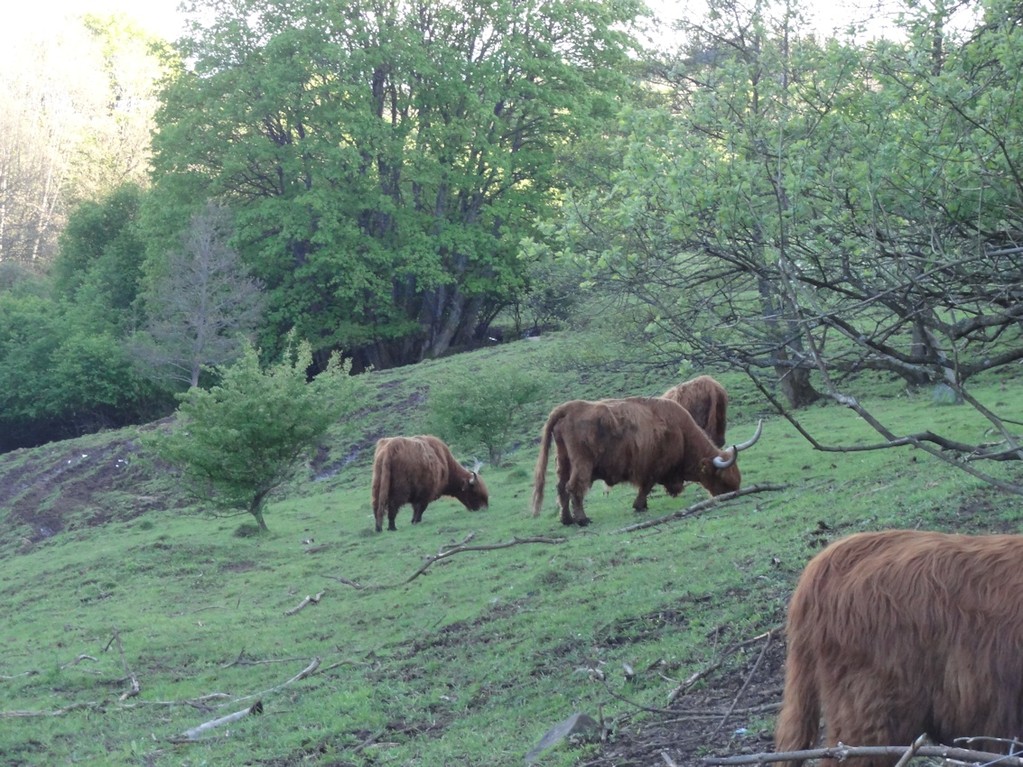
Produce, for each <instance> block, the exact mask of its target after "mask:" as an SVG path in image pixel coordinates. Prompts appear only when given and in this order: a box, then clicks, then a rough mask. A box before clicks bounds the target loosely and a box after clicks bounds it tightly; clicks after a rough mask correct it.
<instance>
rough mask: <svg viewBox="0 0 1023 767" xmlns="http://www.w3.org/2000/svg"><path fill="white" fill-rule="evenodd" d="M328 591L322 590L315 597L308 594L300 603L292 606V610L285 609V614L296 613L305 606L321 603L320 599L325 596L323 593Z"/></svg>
mask: <svg viewBox="0 0 1023 767" xmlns="http://www.w3.org/2000/svg"><path fill="white" fill-rule="evenodd" d="M326 593H327V592H326V591H321V592H320V593H319V594H317V595H316V596H314V597H310V596H307V597H306V598H305V599H303V600H302V601H301V602H299V603H298V604H297V605H295V606H294V607H292V608H291V609H290V610H285V611H284V614H285V615H294V614H295V613H297V612H298V611H299V610H301V609H302V608H303V607H306V606H308V605H316V604H319V603H320V600H321V599H322V598H323V595H324V594H326Z"/></svg>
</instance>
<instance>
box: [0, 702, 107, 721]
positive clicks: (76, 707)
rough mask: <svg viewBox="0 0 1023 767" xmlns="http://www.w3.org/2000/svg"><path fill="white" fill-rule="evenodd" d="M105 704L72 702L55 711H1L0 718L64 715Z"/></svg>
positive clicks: (100, 706)
mask: <svg viewBox="0 0 1023 767" xmlns="http://www.w3.org/2000/svg"><path fill="white" fill-rule="evenodd" d="M102 707H103V704H102V703H98V702H97V701H90V702H89V703H72V704H71V705H70V706H64V708H57V709H54V710H53V711H0V719H27V718H30V717H34V716H63V715H64V714H68V713H71V712H72V711H78V710H80V709H83V708H87V709H91V708H102Z"/></svg>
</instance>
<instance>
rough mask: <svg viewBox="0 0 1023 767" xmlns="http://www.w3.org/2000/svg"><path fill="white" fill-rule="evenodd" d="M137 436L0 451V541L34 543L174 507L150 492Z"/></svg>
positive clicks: (147, 467)
mask: <svg viewBox="0 0 1023 767" xmlns="http://www.w3.org/2000/svg"><path fill="white" fill-rule="evenodd" d="M141 452H142V448H141V447H140V445H139V444H138V442H137V440H134V439H130V438H127V437H125V438H111V439H110V440H109V441H107V442H104V443H103V444H101V445H95V444H93V445H92V446H90V447H82V443H80V442H78V441H76V440H69V441H66V442H58V443H54V444H52V445H49V446H45V447H42V448H35V449H33V450H32V451H31V456H30V457H28V458H27V459H26V456H25V451H21V450H17V451H14V452H11V453H6V454H4V455H0V539H8V540H9V539H10V538H11V537H12V536H14V535H17V536H18V537H19V539H20V541H21V543H22V545H23V546H30V545H31V544H34V543H37V542H38V541H41V540H44V539H46V538H49V537H51V536H53V535H56V534H57V533H59V532H61V531H62V530H65V529H67V528H68V527H69V525H72V524H77V525H90V526H91V525H102V524H105V523H106V522H109V521H111V520H113V519H117V520H120V521H125V520H129V519H133V518H135V517H138V516H140V515H142V514H145V513H146V512H148V511H152V510H154V509H163V508H167V507H168V505H175V504H176V501H175V500H174V499H168V498H167V496H166V495H165V494H161V495H160V496H159V497H157V496H155V495H147V494H146V486H147V483H148V481H149V480H150V479H151V478H152V472H153V466H152V464H151V463H150V462H149V461H147V460H143V459H142V455H141Z"/></svg>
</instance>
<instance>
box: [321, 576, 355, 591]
mask: <svg viewBox="0 0 1023 767" xmlns="http://www.w3.org/2000/svg"><path fill="white" fill-rule="evenodd" d="M326 577H327V578H330V579H331V580H334V581H337V582H338V583H343V584H344V585H345V586H351V587H352V588H353V589H361V588H363V585H362V584H361V583H359V582H358V581H353V580H350V579H348V578H344V577H342V576H340V575H327V576H326Z"/></svg>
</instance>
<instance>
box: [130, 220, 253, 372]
mask: <svg viewBox="0 0 1023 767" xmlns="http://www.w3.org/2000/svg"><path fill="white" fill-rule="evenodd" d="M231 232H232V225H231V217H230V212H229V211H228V210H227V209H226V208H224V207H222V206H220V205H217V204H215V203H210V204H208V205H207V206H206V207H205V208H204V209H203V210H202V211H201V212H199V213H197V214H195V215H194V216H193V217H192V221H191V224H190V225H189V228H188V230H187V232H186V233H185V234H184V236H183V237H182V243H181V247H180V248H179V249H177V250H174V251H172V252H171V254H170V256H169V257H168V258H167V260H166V261H164V262H160V263H159V266H160V267H161V271H160V273H159V274H156V275H154V276H153V277H152V281H151V282H152V284H151V287H150V289H149V290H148V291H147V292H146V294H145V297H144V298H145V305H146V309H147V311H146V315H147V320H146V323H145V326H144V328H143V330H142V331H140V332H139V333H138V334H136V336H135V337H134V339H133V343H132V347H133V349H134V350H135V353H136V354H137V355H138V357H139V359H140V361H142V362H143V363H144V364H145V365H146V366H147V367H149V368H150V369H151V370H152V372H153V373H154V374H156V375H158V376H159V377H166V378H169V379H171V380H174V381H179V382H183V383H185V384H187V385H188V386H198V385H199V375H200V373H201V372H202V369H203V368H204V367H207V366H223V365H227V364H230V363H231V362H233V361H234V360H235V359H237V358H238V356H239V355H240V354H241V352H242V349H243V348H244V344H245V342H246V341H250V342H251V341H252V340H253V334H254V332H255V328H256V324H257V322H258V320H259V317H260V311H261V307H262V292H261V289H260V285H259V283H258V282H257V281H256V280H254V279H253V278H252V277H250V276H249V275H248V274H247V273H246V271H245V268H244V267H243V266H242V264H241V262H240V260H239V258H238V254H237V253H236V252H235V250H234V249H233V248H232V247H231V246H230V244H229V241H230V238H231Z"/></svg>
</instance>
